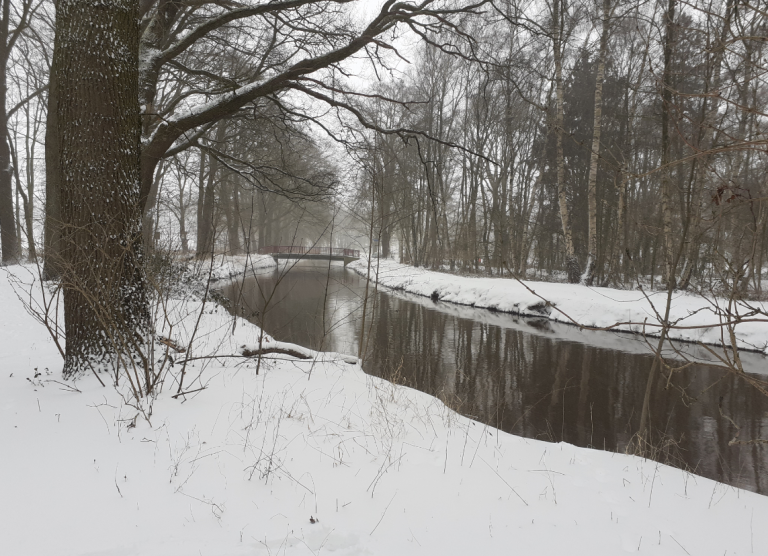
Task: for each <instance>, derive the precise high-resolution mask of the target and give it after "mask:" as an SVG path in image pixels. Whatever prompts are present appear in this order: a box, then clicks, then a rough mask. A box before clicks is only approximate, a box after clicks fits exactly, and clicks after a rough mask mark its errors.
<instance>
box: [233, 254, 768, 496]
mask: <svg viewBox="0 0 768 556" xmlns="http://www.w3.org/2000/svg"><path fill="white" fill-rule="evenodd" d="M318 276H320V277H321V279H320V278H318ZM267 282H268V280H267V281H266V282H265V283H264V284H265V285H266V284H267ZM361 284H362V282H361V281H358V279H357V277H355V276H353V275H352V276H351V273H344V271H343V270H342V269H339V270H338V271H334V275H333V277H332V280H331V285H332V286H331V289H332V293H331V294H329V296H328V301H327V303H326V311H327V312H328V314H332V313H334V311H337V307H339V306H341V305H343V304H345V303H346V304H352V305H355V304H359V296H360V295H361V294H360V293H359V290H360V288H361ZM324 288H325V277H324V271H322V269H317V271H315V272H307V271H306V270H301V271H298V272H292V273H289V275H288V277H287V278H286V279H285V280H284V282H283V283H282V284H281V286H280V291H279V292H278V295H277V296H276V298H275V300H274V301H273V307H274V309H273V310H272V311H270V312H269V315H268V317H267V330H268V331H269V332H270V333H272V334H274V335H276V336H277V337H278V338H279V339H284V340H288V341H294V342H297V343H302V344H303V345H308V346H310V347H318V346H319V341H320V339H321V338H322V337H323V334H324V332H328V330H325V331H324V329H323V326H322V311H323V303H322V302H323V299H324V298H325V296H324ZM248 291H251V292H255V291H258V290H257V289H256V288H253V287H251V288H250V289H249V287H248V285H246V293H245V294H244V297H245V300H244V302H245V303H248V304H249V310H250V309H256V308H258V303H257V302H255V301H253V300H252V299H250V298H249V294H247V292H248ZM251 295H253V294H251ZM344 315H345V317H344V319H345V321H348V323H347V324H344V325H343V326H336V325H334V327H332V329H331V330H330V335H329V337H327V338H326V339H325V340H324V343H323V345H324V349H330V350H336V349H338V350H344V347H345V346H346V347H349V346H350V345H352V344H353V343H354V340H353V339H352V338H355V337H356V338H359V332H360V330H359V327H360V321H359V314H357V313H354V312H353V311H352V310H351V309H350V310H349V311H347V310H346V309H345V312H344ZM355 315H357V317H355ZM511 318H512V317H510V319H511ZM333 320H334V317H331V318H329V319H327V322H330V321H333ZM254 322H258V321H257V320H255V321H254ZM270 323H271V324H270ZM368 323H369V325H370V326H371V341H370V344H369V346H368V356H367V358H366V364H365V370H366V372H368V373H371V374H374V375H377V376H381V377H384V378H390V377H392V375H393V373H395V372H396V371H398V368H399V367H400V365H401V363H402V368H400V370H399V372H398V375H399V376H398V377H397V380H398V381H399V382H404V383H405V384H407V385H408V386H411V387H414V388H418V389H420V390H423V391H425V392H428V393H430V394H433V395H435V396H438V397H440V398H441V399H443V400H444V401H445V402H446V403H447V404H448V405H450V406H451V407H452V408H454V409H456V410H459V411H461V412H462V413H464V414H466V415H470V416H472V417H474V418H476V419H478V420H480V421H483V422H485V423H488V424H490V425H493V426H496V427H498V428H500V429H502V430H505V431H508V432H511V433H514V434H518V435H521V436H525V437H529V438H540V439H544V440H550V441H555V442H558V441H564V442H569V443H573V444H577V445H580V446H590V445H591V446H594V447H596V448H605V449H607V450H618V451H623V450H624V449H625V447H626V446H627V444H628V443H629V441H630V439H631V436H632V434H633V433H634V431H636V430H637V427H638V424H639V415H640V409H641V407H642V398H643V394H644V390H645V385H646V380H647V376H648V371H649V369H650V367H651V363H652V356H651V355H637V354H630V353H623V352H619V351H613V350H609V349H602V348H595V347H591V346H588V345H584V344H579V343H574V342H567V341H562V340H555V339H551V338H548V337H546V336H542V335H533V334H529V333H526V332H522V331H520V330H516V329H512V328H502V327H499V326H495V325H490V324H487V323H482V322H477V321H473V320H470V319H462V318H457V317H456V316H454V315H451V314H448V313H446V312H441V311H439V310H434V308H432V307H431V306H430V305H429V302H425V301H421V302H420V300H413V301H411V300H408V299H404V298H402V297H399V296H393V295H390V294H387V293H380V294H379V295H378V299H377V303H376V310H375V314H374V317H373V322H372V323H371V321H368ZM355 350H356V345H355V346H354V348H353V349H351V350H350V349H347V351H348V352H349V353H352V352H354V351H355ZM666 382H667V381H666V379H664V380H660V381H658V384H657V385H656V387H655V391H654V396H653V407H652V408H651V410H652V412H651V419H652V424H653V427H654V431H655V435H656V444H657V445H658V446H659V447H662V448H664V450H663V451H662V452H661V453H660V454H658V457H659V459H661V460H662V461H664V460H665V458H666V460H668V461H669V463H673V464H676V465H687V466H689V467H690V468H691V469H695V470H696V472H697V473H699V474H702V475H705V476H707V477H711V478H714V479H717V480H721V481H723V482H727V483H730V484H734V485H738V486H744V487H746V488H750V489H753V490H757V491H758V492H768V480H766V479H765V478H764V477H761V472H762V473H765V472H766V470H768V446H759V445H752V446H746V447H735V446H728V442H729V441H730V440H731V439H732V438H733V434H734V429H733V427H732V426H731V425H730V424H729V423H728V422H727V421H726V420H725V419H723V418H722V417H721V416H720V414H719V410H718V402H719V400H720V398H721V397H722V400H723V401H722V407H723V411H724V413H725V414H727V415H728V416H730V417H731V418H732V419H734V421H736V422H737V424H738V425H739V426H741V428H742V430H741V438H744V439H750V438H766V437H768V400H765V398H763V397H762V396H761V395H760V394H759V393H757V392H756V391H755V390H754V389H751V388H750V387H749V386H748V385H745V383H744V382H743V381H736V380H733V379H732V378H731V376H728V375H726V376H724V375H723V374H722V372H721V371H719V370H716V369H713V368H711V367H702V366H698V367H695V366H694V367H690V368H688V369H686V370H684V371H680V372H676V373H675V374H674V375H673V378H672V381H671V384H672V386H673V388H670V389H666V388H665V387H666ZM679 388H684V389H685V392H686V393H687V395H688V396H691V398H694V399H693V400H685V399H684V398H683V397H682V396H681V393H680V391H679Z"/></svg>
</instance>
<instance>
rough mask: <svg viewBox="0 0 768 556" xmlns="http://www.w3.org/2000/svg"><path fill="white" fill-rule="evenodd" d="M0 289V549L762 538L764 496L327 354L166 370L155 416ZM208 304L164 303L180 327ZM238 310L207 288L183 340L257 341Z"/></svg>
mask: <svg viewBox="0 0 768 556" xmlns="http://www.w3.org/2000/svg"><path fill="white" fill-rule="evenodd" d="M10 270H11V271H17V270H18V269H14V268H11V269H10ZM16 273H17V274H18V275H19V277H20V278H22V281H23V279H24V277H25V274H24V273H23V272H18V271H17V272H16ZM451 278H453V279H455V278H454V277H451ZM0 306H2V307H3V315H2V319H0V370H2V373H0V500H2V504H0V546H1V547H3V549H2V552H3V553H4V554H13V555H16V554H23V555H25V556H35V555H40V556H43V555H45V556H52V555H53V556H56V555H62V556H65V555H67V556H69V555H85V554H110V555H120V556H122V555H126V556H127V555H134V554H135V555H138V554H141V555H142V556H152V555H157V556H161V555H162V556H174V555H182V554H183V555H189V554H195V555H222V554H226V555H228V556H235V555H241V554H242V555H245V554H249V555H254V554H257V555H258V554H263V555H274V554H281V555H282V554H287V555H293V554H301V555H304V554H307V555H309V554H324V553H326V552H332V553H336V554H342V555H361V554H375V555H393V554H398V555H411V554H413V555H417V554H419V555H422V554H423V555H434V554H441V555H453V554H455V555H465V554H487V555H491V554H531V555H533V554H535V555H537V556H538V555H562V554H590V555H594V556H600V555H605V556H608V555H610V556H613V555H615V554H620V553H623V552H629V553H640V554H653V555H658V554H669V555H678V554H685V553H688V554H695V555H709V554H711V555H717V556H720V555H722V554H724V553H727V554H728V555H732V554H765V553H766V552H768V530H766V528H765V527H761V526H760V525H759V524H760V523H765V522H766V520H768V497H763V496H759V495H756V494H753V493H749V492H745V491H741V490H738V489H735V488H732V487H728V486H723V485H720V484H717V483H715V482H713V481H710V480H708V479H703V478H701V477H696V476H693V475H690V474H688V473H685V472H683V471H680V470H678V469H673V468H670V467H667V466H664V465H660V464H657V463H655V462H653V461H648V460H643V459H640V458H636V457H630V456H624V455H620V454H611V453H606V452H600V451H596V450H588V449H582V448H576V447H574V446H571V445H568V444H548V443H545V442H540V441H535V440H527V439H523V438H519V437H515V436H512V435H509V434H505V433H501V432H499V431H497V430H495V429H490V428H488V427H486V426H484V425H481V424H479V423H476V422H474V421H471V420H470V419H467V418H464V417H461V416H459V415H457V414H456V413H455V412H453V411H452V410H450V409H448V408H447V407H446V406H445V405H443V403H441V402H440V401H439V400H437V399H435V398H432V397H430V396H428V395H426V394H423V393H420V392H417V391H414V390H411V389H408V388H404V387H400V386H394V385H392V384H390V383H387V382H385V381H382V380H380V379H377V378H374V377H370V376H368V375H366V374H364V373H363V372H362V370H361V369H360V367H359V366H358V365H350V364H346V363H342V362H339V361H338V359H337V358H333V357H331V358H326V359H325V360H320V359H318V358H313V359H309V360H287V359H282V360H281V359H269V360H264V361H263V362H262V367H261V372H260V374H259V375H258V376H257V375H255V373H254V371H255V369H254V367H255V362H254V361H251V360H245V361H244V360H240V359H218V360H216V359H207V360H204V361H195V362H194V365H193V366H191V367H189V368H188V372H189V376H190V377H191V379H192V380H194V382H190V383H188V384H189V386H190V387H192V386H193V385H194V386H203V385H205V386H206V389H205V390H203V391H200V392H197V393H195V394H192V395H190V396H188V397H187V399H186V400H182V399H172V397H171V396H172V394H174V393H175V390H176V389H175V387H174V386H173V385H172V384H170V380H169V383H168V384H166V387H165V392H163V393H162V394H161V395H160V396H159V397H158V399H157V400H156V401H155V403H154V407H153V415H152V422H151V424H150V423H148V422H147V421H145V420H143V419H142V418H137V419H134V417H135V416H136V410H135V409H133V408H132V407H130V406H128V405H126V403H125V399H124V398H122V397H121V396H120V394H119V392H117V391H115V390H114V389H113V388H102V387H101V386H100V385H99V384H98V382H97V381H96V380H95V379H94V378H93V377H88V376H87V377H84V378H83V379H82V380H80V381H78V382H77V383H76V385H75V386H76V387H77V388H78V389H79V390H80V392H75V391H73V390H71V389H69V388H68V387H66V386H64V385H62V384H59V383H58V382H54V381H60V380H61V377H60V368H61V360H60V357H59V355H58V352H57V350H56V348H55V347H54V346H53V344H52V342H51V341H50V340H49V339H48V337H47V335H46V332H45V330H44V329H43V328H42V327H41V326H40V325H39V324H37V323H36V322H34V320H33V319H32V318H31V317H30V316H29V315H28V314H27V313H26V311H25V310H24V308H23V306H22V304H21V302H20V301H19V299H18V297H17V296H16V294H15V293H14V291H13V290H12V288H11V287H10V285H9V282H8V276H7V273H6V270H5V269H0ZM199 308H200V306H199V302H196V301H191V300H187V301H184V302H182V301H180V300H175V301H173V302H172V303H171V304H170V305H169V313H168V317H169V319H168V322H170V323H173V324H174V329H173V337H174V339H175V340H176V341H178V342H179V343H180V344H184V345H187V344H188V342H189V336H190V334H191V331H192V329H193V328H194V326H193V325H194V322H195V320H196V319H197V315H198V310H199ZM233 324H234V323H233V317H232V316H230V315H229V314H227V313H226V312H225V311H224V310H223V309H222V308H221V307H216V306H213V305H210V306H207V307H206V311H205V312H204V314H203V315H202V319H201V327H200V330H201V332H200V333H199V336H198V339H197V340H196V344H195V345H196V346H197V347H195V348H194V352H193V354H192V355H203V354H207V355H210V354H214V353H217V354H220V355H227V354H234V353H237V352H238V350H240V349H241V346H243V345H246V344H255V343H257V342H258V336H259V330H258V329H257V328H256V327H255V326H253V325H252V324H250V323H248V322H246V321H244V320H241V319H238V320H237V321H236V326H233ZM166 325H167V323H166ZM134 423H135V426H132V425H133V424H134Z"/></svg>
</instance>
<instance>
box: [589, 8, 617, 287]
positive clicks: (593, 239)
mask: <svg viewBox="0 0 768 556" xmlns="http://www.w3.org/2000/svg"><path fill="white" fill-rule="evenodd" d="M610 16H611V2H610V0H603V30H602V32H601V33H600V52H599V54H598V61H597V78H596V80H595V119H594V123H593V124H592V153H591V155H590V161H589V179H588V181H587V197H588V201H589V241H588V246H587V268H586V269H585V270H584V279H583V282H584V284H586V285H587V286H591V285H592V282H593V281H594V279H595V270H596V267H597V264H596V263H597V165H598V162H599V160H600V134H601V131H602V120H603V81H604V76H605V57H606V51H607V49H608V31H609V29H610V24H609V18H610Z"/></svg>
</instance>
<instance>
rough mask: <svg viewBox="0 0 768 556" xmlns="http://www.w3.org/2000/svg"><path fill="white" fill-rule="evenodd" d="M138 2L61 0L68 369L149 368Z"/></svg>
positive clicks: (57, 72)
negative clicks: (141, 165)
mask: <svg viewBox="0 0 768 556" xmlns="http://www.w3.org/2000/svg"><path fill="white" fill-rule="evenodd" d="M138 40H139V24H138V4H137V3H136V2H135V1H132V0H101V2H99V3H98V4H94V2H92V1H89V0H59V3H58V5H57V14H56V39H55V52H56V55H55V58H54V60H53V71H54V79H55V80H56V84H57V86H58V94H57V97H58V98H57V102H56V111H55V114H56V133H57V136H56V140H57V143H58V159H59V164H60V169H61V174H60V177H61V182H60V184H61V190H60V192H61V216H62V228H61V255H62V257H61V259H62V266H61V273H62V284H63V287H64V315H65V317H64V326H65V331H66V338H67V342H66V355H65V360H64V377H65V378H71V377H74V376H78V375H80V374H81V373H83V372H85V371H87V370H89V369H93V370H99V369H108V370H113V371H114V372H115V373H117V372H119V370H120V369H121V368H125V369H129V368H130V369H133V370H135V369H136V367H137V366H138V367H142V368H143V370H144V372H147V371H148V366H147V362H146V358H145V357H144V353H145V352H144V349H143V346H144V342H145V341H146V338H147V336H148V333H149V330H150V326H149V311H148V302H147V296H146V285H145V279H144V275H143V272H142V247H143V246H142V234H141V210H140V206H139V196H140V184H139V161H140V142H139V138H140V133H141V121H140V117H139V104H138V44H139V42H138Z"/></svg>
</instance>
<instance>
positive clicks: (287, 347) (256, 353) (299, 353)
mask: <svg viewBox="0 0 768 556" xmlns="http://www.w3.org/2000/svg"><path fill="white" fill-rule="evenodd" d="M273 354H274V355H287V356H289V357H295V358H296V359H300V360H304V361H306V360H309V359H313V360H314V359H316V360H319V361H338V360H341V361H344V363H348V364H350V365H356V364H357V357H354V356H352V355H346V354H344V353H336V352H332V351H314V350H311V349H307V348H305V347H302V346H299V345H296V344H291V343H288V342H276V341H274V340H272V341H269V340H267V339H266V338H265V341H264V343H263V345H262V347H261V348H259V346H258V345H252V346H248V345H244V346H240V353H239V354H233V355H201V356H199V357H189V358H187V359H184V360H183V361H178V363H187V362H189V361H197V360H201V359H251V358H254V357H260V356H261V357H263V356H264V355H273Z"/></svg>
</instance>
